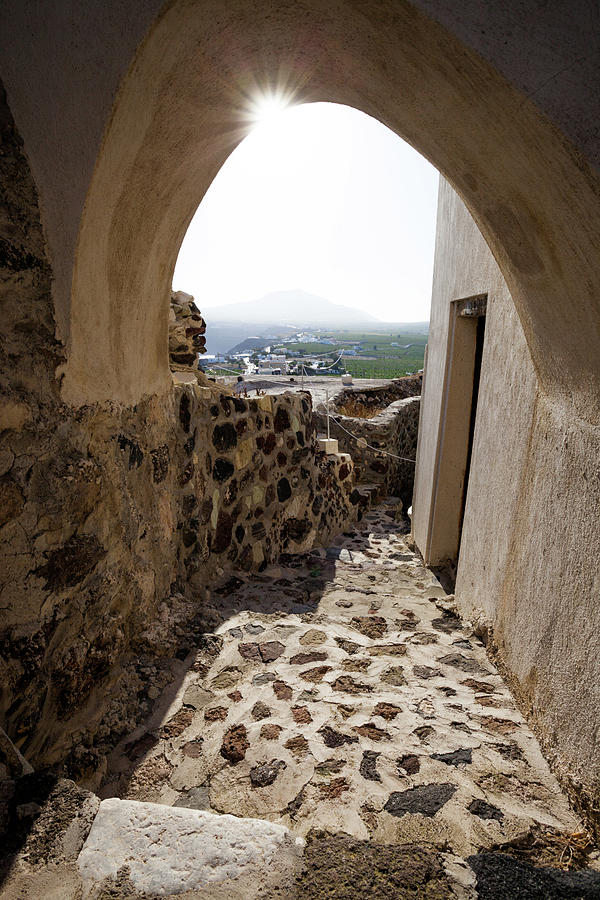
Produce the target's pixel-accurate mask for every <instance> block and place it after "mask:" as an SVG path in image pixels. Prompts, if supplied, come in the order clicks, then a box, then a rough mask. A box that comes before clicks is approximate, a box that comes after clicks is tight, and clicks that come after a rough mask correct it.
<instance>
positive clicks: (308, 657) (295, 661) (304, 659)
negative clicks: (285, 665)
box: [290, 650, 327, 666]
mask: <svg viewBox="0 0 600 900" xmlns="http://www.w3.org/2000/svg"><path fill="white" fill-rule="evenodd" d="M325 659H327V654H326V653H323V652H322V651H320V650H313V651H310V652H308V653H296V655H295V656H292V658H291V659H290V663H291V665H293V666H306V665H308V663H313V662H323V661H324V660H325Z"/></svg>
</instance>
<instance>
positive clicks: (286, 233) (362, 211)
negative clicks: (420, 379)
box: [173, 103, 438, 322]
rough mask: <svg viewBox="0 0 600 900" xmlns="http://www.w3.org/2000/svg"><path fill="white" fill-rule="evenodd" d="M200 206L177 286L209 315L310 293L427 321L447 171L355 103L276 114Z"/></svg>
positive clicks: (383, 315) (393, 317)
mask: <svg viewBox="0 0 600 900" xmlns="http://www.w3.org/2000/svg"><path fill="white" fill-rule="evenodd" d="M269 113H270V114H269V115H268V116H266V117H265V119H264V120H261V121H259V122H258V124H257V125H256V126H255V127H254V129H253V130H252V131H251V132H250V134H249V135H248V137H247V138H245V140H244V141H242V143H241V144H240V145H239V146H238V147H237V148H236V150H234V152H233V153H232V154H231V156H230V157H229V158H228V159H227V161H226V162H225V164H224V166H223V167H222V169H221V170H220V172H219V173H218V175H217V177H216V178H215V180H214V181H213V183H212V185H211V187H210V189H209V190H208V192H207V194H206V196H205V197H204V199H203V200H202V203H201V204H200V206H199V207H198V210H197V212H196V215H195V216H194V218H193V220H192V222H191V224H190V227H189V229H188V232H187V234H186V237H185V239H184V242H183V244H182V247H181V251H180V254H179V259H178V261H177V266H176V269H175V275H174V278H173V287H174V288H175V290H183V291H187V292H188V293H190V294H193V295H194V296H195V298H196V302H197V303H198V306H199V307H200V309H201V310H208V309H210V308H211V307H213V306H220V305H222V304H225V303H233V302H236V301H240V300H242V301H243V300H254V299H257V298H258V297H261V296H263V295H264V294H266V293H268V292H269V291H278V290H290V289H293V288H301V289H303V290H305V291H308V292H310V293H313V294H318V295H320V296H322V297H326V298H327V299H328V300H331V301H332V302H333V303H343V304H346V305H347V306H353V307H357V308H359V309H363V310H365V311H367V312H369V313H371V314H372V315H374V316H376V317H378V318H380V319H384V320H387V321H404V322H409V321H422V320H425V319H428V318H429V305H430V301H431V278H432V267H433V247H434V237H435V214H436V200H437V184H438V173H437V171H436V169H434V168H433V167H432V166H431V165H430V164H429V163H428V162H426V161H425V160H424V159H423V158H422V157H421V156H420V155H419V154H418V153H417V152H416V151H415V150H413V149H412V147H410V146H409V145H408V144H406V143H405V142H404V141H402V140H401V139H400V138H399V137H397V135H395V134H394V133H393V132H391V131H390V130H389V129H388V128H386V127H385V126H384V125H382V124H381V123H380V122H378V121H376V120H375V119H372V118H370V117H369V116H366V115H365V114H364V113H361V112H358V111H357V110H355V109H351V108H349V107H347V106H339V105H337V104H331V103H311V104H304V105H300V106H291V107H288V108H287V109H284V110H273V109H271V110H269Z"/></svg>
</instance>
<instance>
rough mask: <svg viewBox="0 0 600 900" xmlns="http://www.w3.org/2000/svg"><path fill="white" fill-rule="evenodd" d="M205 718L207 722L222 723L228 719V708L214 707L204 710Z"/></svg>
mask: <svg viewBox="0 0 600 900" xmlns="http://www.w3.org/2000/svg"><path fill="white" fill-rule="evenodd" d="M204 718H205V720H206V721H207V722H222V721H223V720H224V719H226V718H227V707H226V706H213V707H211V709H206V710H204Z"/></svg>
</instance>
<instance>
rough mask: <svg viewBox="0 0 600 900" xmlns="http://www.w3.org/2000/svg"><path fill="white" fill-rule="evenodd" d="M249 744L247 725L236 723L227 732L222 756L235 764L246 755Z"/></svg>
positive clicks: (222, 747)
mask: <svg viewBox="0 0 600 900" xmlns="http://www.w3.org/2000/svg"><path fill="white" fill-rule="evenodd" d="M249 746H250V744H249V743H248V738H247V732H246V727H245V725H234V726H233V728H230V729H229V731H227V732H226V733H225V737H224V738H223V744H222V746H221V756H222V757H224V758H225V759H226V760H227V761H228V762H230V763H231V764H232V765H235V764H236V763H238V762H240V761H241V760H242V759H243V758H244V757H245V755H246V750H247V749H248V747H249Z"/></svg>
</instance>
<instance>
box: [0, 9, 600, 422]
mask: <svg viewBox="0 0 600 900" xmlns="http://www.w3.org/2000/svg"><path fill="white" fill-rule="evenodd" d="M421 5H422V6H424V7H425V8H426V9H427V11H428V13H430V14H431V15H436V16H439V17H440V19H443V21H444V25H445V27H444V26H442V25H440V24H438V23H436V22H435V21H434V20H433V19H431V18H429V17H428V16H427V15H425V14H424V13H422V12H421V11H419V10H418V9H417V6H421ZM445 6H446V5H445V4H442V3H441V2H428V3H427V4H425V3H424V2H423V3H422V4H421V3H419V4H411V3H408V2H406V0H403V2H398V0H395V2H391V0H388V2H385V3H368V2H365V3H360V4H356V3H352V2H349V0H338V2H336V3H335V4H334V5H333V6H332V4H331V3H330V2H329V0H306V2H304V3H302V4H300V3H296V2H290V0H281V2H278V3H277V4H265V3H263V2H260V0H253V2H245V0H236V2H231V3H228V4H226V5H223V4H222V3H221V2H220V0H205V2H202V3H199V2H194V0H175V2H172V3H170V4H168V5H167V6H166V7H165V8H164V9H163V10H162V12H161V14H160V15H159V16H158V17H156V16H157V13H158V8H157V6H156V4H154V3H152V2H150V0H145V2H138V3H137V4H136V5H135V6H134V7H132V6H131V5H129V4H127V5H126V7H124V6H123V4H117V3H103V4H101V5H100V4H91V6H90V4H86V7H85V8H83V7H81V8H74V7H69V8H68V10H67V9H66V8H65V7H62V6H61V5H60V4H58V8H56V9H53V10H52V11H50V12H48V11H46V12H45V13H44V22H43V28H42V27H40V28H39V29H37V28H34V29H31V28H30V27H29V22H30V21H31V20H32V19H35V17H36V16H38V14H39V11H38V10H37V8H36V7H35V4H31V5H29V4H23V5H19V4H12V6H11V8H10V15H9V14H8V13H7V14H5V19H6V23H5V24H6V27H5V28H3V42H2V44H1V45H0V49H1V51H2V63H1V68H0V75H2V77H3V78H4V80H5V83H6V85H7V91H8V94H9V101H10V103H11V105H12V107H13V112H14V115H15V117H16V121H17V126H18V127H19V129H20V131H21V133H22V134H23V135H24V138H25V141H26V145H27V152H28V154H29V156H30V159H31V164H32V169H33V172H34V177H35V178H36V182H37V186H38V191H39V194H40V197H41V203H42V211H43V221H44V227H45V229H46V234H47V239H48V243H49V247H50V253H51V257H52V265H53V271H54V285H53V295H54V300H55V304H56V313H57V322H58V327H59V333H60V335H61V337H62V338H63V339H64V340H65V341H66V342H67V345H68V347H69V354H68V358H67V360H66V367H65V377H64V381H63V384H62V390H63V396H64V397H65V398H66V399H67V400H68V401H70V402H72V403H77V404H81V403H85V402H87V401H90V400H92V399H108V398H112V399H119V400H121V401H124V402H135V401H136V400H138V399H139V398H140V397H141V396H143V395H144V394H147V393H152V392H154V391H162V390H164V389H165V387H166V385H167V383H168V367H167V353H166V340H167V308H168V292H169V289H170V284H169V281H170V276H171V274H172V271H173V267H174V263H175V259H176V256H177V252H178V249H179V245H180V242H181V240H182V238H183V235H184V233H185V230H186V227H187V224H188V222H189V220H190V218H191V216H192V215H193V212H194V211H195V208H196V206H197V204H198V203H199V201H200V200H201V198H202V196H203V195H204V193H205V192H206V190H207V189H208V187H209V185H210V183H211V181H212V179H213V177H214V175H215V174H216V172H217V171H218V169H219V167H220V166H221V165H222V163H223V162H224V160H225V159H226V158H227V156H228V155H229V153H230V152H231V150H232V149H233V148H234V146H235V145H236V143H237V142H238V141H239V140H240V139H241V137H242V136H243V134H244V122H243V115H242V113H243V106H244V103H245V102H247V96H248V94H251V93H252V91H253V90H254V89H255V88H256V86H257V85H259V84H267V85H275V84H276V83H277V80H278V78H280V77H281V78H283V79H284V80H285V82H286V84H288V86H290V87H292V88H293V89H297V92H298V93H297V97H298V99H303V100H329V101H334V102H340V103H347V104H349V105H351V106H355V107H356V108H358V109H362V110H364V111H365V112H367V113H369V114H370V115H373V116H375V117H377V118H378V119H380V120H381V121H382V122H384V123H385V124H387V125H389V127H391V128H392V129H393V130H395V131H396V132H397V133H398V134H400V135H401V136H403V137H405V138H406V139H407V140H409V141H410V142H411V143H412V144H413V145H414V146H415V147H416V148H417V149H418V150H420V151H421V152H422V153H423V154H424V155H425V156H427V157H428V158H429V159H430V160H431V161H432V162H433V163H434V164H435V165H437V166H438V168H439V169H440V171H441V172H442V173H443V174H444V175H445V176H446V177H447V178H448V179H449V180H450V181H451V183H452V184H453V185H454V187H455V188H456V189H457V190H458V191H459V192H460V194H461V196H462V197H463V198H464V199H465V200H466V202H467V203H468V205H469V208H470V209H471V211H472V212H473V214H474V216H475V219H476V221H477V223H478V225H479V227H480V228H481V230H482V231H483V233H484V235H485V237H486V238H487V239H488V242H489V243H490V246H491V247H492V249H493V252H494V254H495V255H496V258H497V259H498V261H499V263H500V265H501V268H502V270H503V273H504V275H505V277H506V279H507V282H508V284H509V287H510V290H511V293H512V296H513V300H514V302H515V305H516V307H517V309H518V311H519V315H520V317H521V321H522V324H523V326H524V330H525V333H526V336H527V339H528V343H529V346H530V350H531V352H532V355H533V358H534V360H535V365H536V368H537V370H538V374H539V376H540V378H541V379H542V380H543V381H544V383H545V385H546V387H547V389H548V391H552V392H553V393H554V394H556V395H558V394H561V395H562V396H563V397H566V396H568V397H570V398H571V399H572V401H573V402H574V403H575V405H576V407H577V410H578V414H579V415H581V416H583V417H587V418H590V419H592V418H594V417H595V415H596V412H595V410H596V405H597V404H596V402H595V398H597V396H598V394H599V393H600V390H599V380H600V371H599V367H598V364H597V353H596V345H597V343H598V341H599V340H600V335H599V326H598V299H597V295H596V289H595V285H596V284H598V283H599V281H600V272H599V271H598V267H599V266H600V263H599V262H598V257H597V253H596V248H597V246H598V243H599V242H600V240H599V235H598V227H599V226H598V215H597V203H598V200H597V197H598V181H597V173H595V172H594V171H593V170H592V169H590V168H589V167H588V165H587V163H586V162H585V161H584V159H583V157H582V156H581V155H580V151H579V150H578V149H576V147H575V145H574V144H572V143H570V142H569V140H568V139H566V138H565V134H564V132H561V131H559V130H558V128H557V127H556V126H557V125H558V126H559V127H560V126H563V125H564V123H565V122H566V121H567V119H568V118H569V115H568V114H569V112H570V113H571V120H572V121H571V120H569V121H571V125H572V126H573V127H570V128H568V129H567V130H568V132H569V133H570V134H572V135H574V140H575V139H576V141H577V145H578V147H580V148H584V149H585V151H586V152H588V151H589V153H590V161H591V162H592V163H593V161H594V159H595V157H594V153H593V145H594V134H595V126H594V122H595V120H596V119H597V116H596V115H595V112H594V111H595V110H596V109H597V86H595V84H594V82H593V81H591V80H590V79H589V78H587V71H586V66H585V65H583V62H582V61H583V60H584V59H585V60H587V59H588V57H590V56H592V58H593V46H592V47H590V43H589V36H590V35H593V34H594V30H593V28H590V27H589V15H588V14H586V15H584V14H583V13H584V12H585V10H583V11H581V14H580V15H579V16H574V15H573V10H572V6H571V5H569V6H568V8H567V6H566V5H564V6H563V5H561V7H560V12H559V13H557V12H556V10H554V11H552V13H551V12H549V11H548V10H547V8H546V7H547V5H546V4H543V3H540V2H535V0H529V2H526V3H521V4H519V5H518V6H516V7H511V13H510V14H508V13H507V14H506V15H505V16H504V17H500V18H498V17H495V18H493V19H492V20H490V26H491V27H492V30H493V31H495V32H496V33H497V37H496V38H495V39H494V40H491V41H482V40H481V34H480V33H481V32H482V31H484V30H485V25H486V23H487V19H486V16H485V14H484V12H483V11H482V9H481V5H478V4H476V3H471V4H470V5H469V6H468V7H463V6H462V5H461V7H460V9H457V10H456V11H454V12H449V11H448V10H447V9H446V8H445ZM482 17H483V19H482ZM574 18H575V19H576V20H577V22H578V27H577V29H575V30H574V29H573V28H572V23H573V19H574ZM557 22H558V23H559V24H560V23H562V24H563V25H564V28H565V29H566V30H568V31H569V33H570V35H571V37H570V40H569V43H568V45H566V46H563V45H562V43H561V51H560V54H559V55H558V56H557V53H556V52H555V50H554V49H553V48H554V45H553V42H552V35H554V34H555V33H556V28H557ZM452 32H455V33H459V34H460V35H461V37H462V38H463V39H464V40H466V41H467V42H468V43H470V44H472V45H473V46H474V47H475V48H476V49H477V51H478V52H476V51H475V50H473V49H471V47H469V46H468V45H467V44H465V43H462V42H461V40H460V39H458V38H457V37H456V36H455V34H453V33H452ZM478 35H479V37H478ZM144 36H145V37H144ZM513 36H514V39H513ZM544 38H546V39H547V42H546V43H545V42H544ZM142 39H143V40H142ZM507 45H509V46H511V47H512V49H511V50H510V51H507V49H506V47H507ZM540 46H543V47H544V53H541V52H540V50H539V48H540ZM136 47H137V52H135V48H136ZM167 48H168V52H167ZM531 56H534V57H535V59H536V60H537V63H536V65H535V66H534V65H533V64H531V65H530V66H529V67H527V70H526V73H525V74H526V75H527V77H524V73H523V66H524V60H526V59H527V58H528V57H531ZM567 57H568V58H567ZM24 59H27V60H28V64H27V66H23V65H22V61H23V60H24ZM586 65H587V63H586ZM567 67H568V68H569V77H570V89H569V91H567V90H566V88H565V78H566V76H565V75H561V73H562V71H563V69H566V68H567ZM500 70H501V72H502V74H501V73H500ZM573 79H576V83H577V86H578V91H579V92H580V95H581V96H580V101H579V103H581V102H583V101H582V99H581V98H586V104H585V109H586V113H587V115H586V117H585V119H584V120H582V118H581V113H580V105H579V103H578V105H577V106H576V107H574V108H571V107H569V104H568V98H569V96H570V94H572V93H573ZM538 80H539V82H540V85H539V86H540V90H537V89H531V85H535V84H537V83H538ZM543 82H545V87H544V90H541V83H543ZM549 84H553V85H554V88H555V90H554V92H553V94H552V97H553V98H554V100H555V102H554V103H551V102H550V100H549V91H548V85H549ZM524 91H526V92H527V95H526V94H525V93H524ZM557 97H559V98H560V100H556V98H557ZM115 98H116V101H115ZM538 101H539V103H540V106H539V107H538V106H537V105H536V103H537V102H538ZM565 104H566V106H565ZM82 110H83V112H82ZM541 110H543V113H542V111H541ZM57 123H60V131H59V133H58V132H57ZM564 127H565V128H566V127H567V126H566V125H564ZM64 135H69V140H67V141H64V140H63V136H64ZM59 138H60V139H59ZM540 158H543V165H541V164H540ZM132 329H135V331H136V334H137V340H138V353H137V354H136V355H135V357H132V356H131V355H130V354H129V353H128V348H129V346H130V342H131V330H132Z"/></svg>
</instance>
